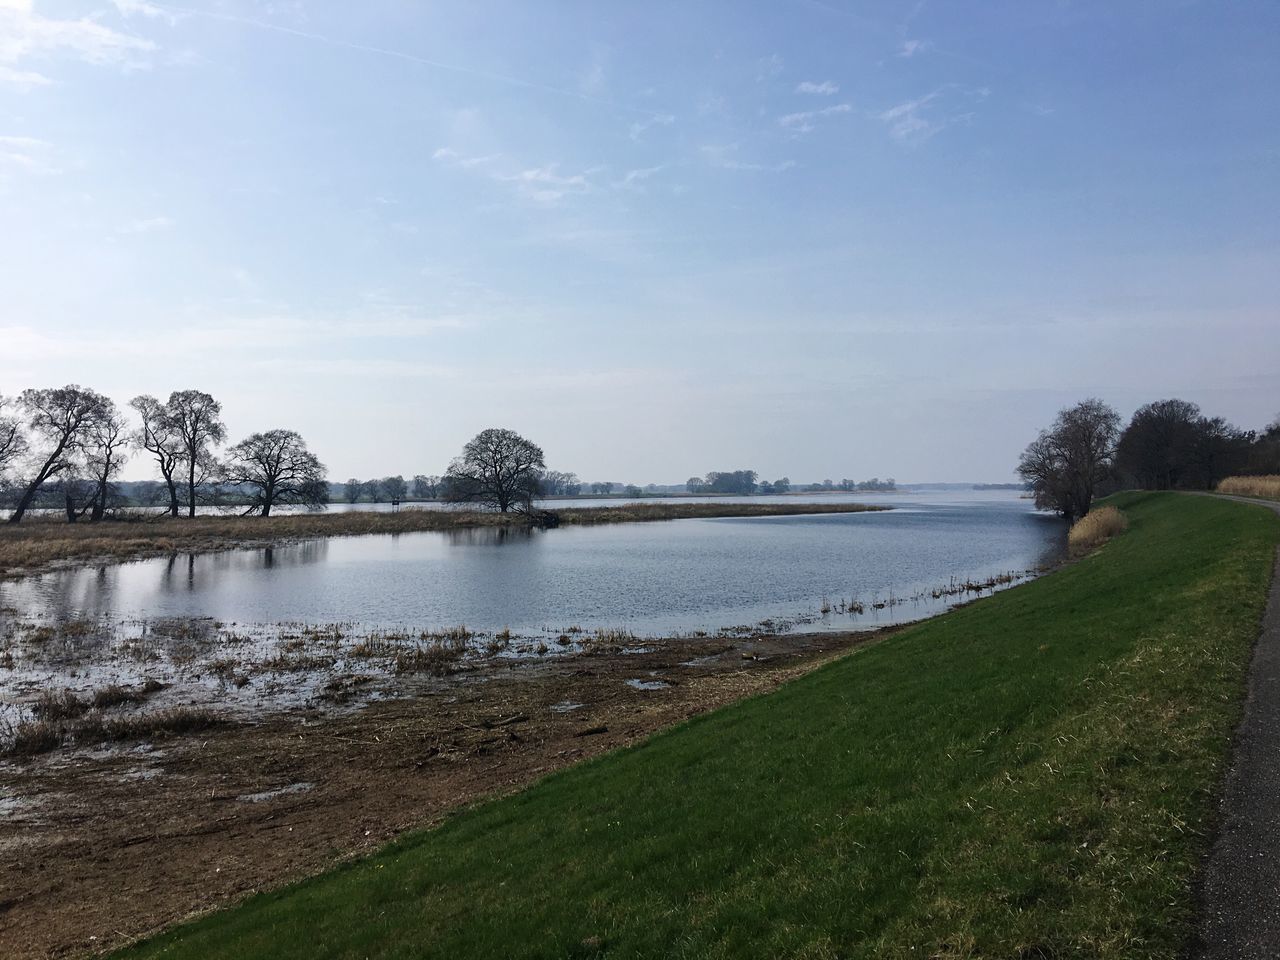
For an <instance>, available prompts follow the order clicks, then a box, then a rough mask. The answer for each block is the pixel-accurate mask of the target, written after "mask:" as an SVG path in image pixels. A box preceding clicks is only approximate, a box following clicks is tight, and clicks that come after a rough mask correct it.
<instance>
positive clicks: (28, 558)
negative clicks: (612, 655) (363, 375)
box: [0, 503, 889, 576]
mask: <svg viewBox="0 0 1280 960" xmlns="http://www.w3.org/2000/svg"><path fill="white" fill-rule="evenodd" d="M887 509H889V508H888V507H883V506H868V505H866V504H861V503H654V504H647V503H646V504H629V505H627V506H621V507H579V508H574V509H567V510H557V511H554V512H555V513H556V515H557V516H558V517H559V518H560V523H561V524H562V525H567V526H586V525H596V524H605V523H640V522H645V521H656V520H688V519H698V518H713V517H778V516H792V515H798V514H814V513H860V512H863V511H866V510H887ZM525 522H526V521H525V520H524V519H523V518H522V517H520V516H519V515H518V514H513V513H507V514H503V513H492V512H484V511H476V510H401V511H399V512H396V513H377V512H374V511H352V512H350V513H305V514H293V515H289V516H280V517H267V518H265V519H264V518H262V517H236V516H232V517H196V518H194V519H187V518H179V519H170V518H168V517H164V518H156V517H149V518H136V519H130V520H116V521H103V522H101V523H93V524H90V523H76V524H69V523H66V522H62V521H56V520H53V519H46V518H38V519H37V518H30V519H27V520H24V521H23V522H22V523H18V524H9V523H0V576H6V575H8V576H13V575H15V574H18V573H24V572H31V571H35V570H39V569H41V568H43V567H47V566H49V565H51V564H55V563H66V562H77V561H88V560H131V559H137V558H139V557H149V556H163V555H166V554H170V553H187V552H203V551H208V550H224V549H227V548H231V547H242V546H260V545H268V544H273V543H286V542H290V541H294V540H307V539H312V538H315V537H341V536H359V535H362V534H371V533H417V532H421V531H431V530H436V531H439V530H460V529H465V528H469V527H492V526H522V525H524V523H525Z"/></svg>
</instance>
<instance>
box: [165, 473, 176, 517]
mask: <svg viewBox="0 0 1280 960" xmlns="http://www.w3.org/2000/svg"><path fill="white" fill-rule="evenodd" d="M164 482H165V483H166V484H168V486H169V516H171V517H176V516H177V515H178V506H179V505H178V485H177V484H176V483H174V482H173V475H172V474H165V478H164Z"/></svg>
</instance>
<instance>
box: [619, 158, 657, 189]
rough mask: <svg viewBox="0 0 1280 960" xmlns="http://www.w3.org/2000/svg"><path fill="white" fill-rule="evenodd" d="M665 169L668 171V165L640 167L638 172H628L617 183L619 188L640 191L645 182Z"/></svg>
mask: <svg viewBox="0 0 1280 960" xmlns="http://www.w3.org/2000/svg"><path fill="white" fill-rule="evenodd" d="M665 169H667V165H666V164H665V163H660V164H658V166H656V167H640V168H638V169H636V170H628V171H627V172H626V175H625V176H623V178H622V179H621V180H619V181H618V182H617V186H619V187H624V188H626V187H630V188H632V189H638V188H639V187H640V185H641V184H642V183H644V181H645V180H648V179H649V178H650V177H654V176H656V175H658V174H659V173H661V172H662V171H663V170H665Z"/></svg>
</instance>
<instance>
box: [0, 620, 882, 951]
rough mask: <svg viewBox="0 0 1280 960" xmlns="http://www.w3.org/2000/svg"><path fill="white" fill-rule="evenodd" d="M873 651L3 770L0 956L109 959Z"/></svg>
mask: <svg viewBox="0 0 1280 960" xmlns="http://www.w3.org/2000/svg"><path fill="white" fill-rule="evenodd" d="M871 637H872V635H869V634H865V633H863V634H840V635H835V634H826V635H818V634H814V635H807V636H792V637H780V638H775V637H770V638H764V639H755V640H750V641H730V640H723V639H706V640H693V641H690V640H681V641H678V642H675V641H672V642H660V643H656V644H650V646H649V647H648V648H647V649H646V652H643V653H621V652H612V653H592V654H583V655H580V656H575V657H563V658H554V659H548V660H544V661H541V662H539V663H533V664H523V665H518V666H513V667H510V668H508V669H506V671H505V672H503V673H499V674H497V675H494V674H490V675H488V676H482V675H464V676H461V677H457V678H454V680H453V681H452V682H450V683H448V684H444V685H442V686H441V688H440V689H439V690H438V691H437V692H435V693H426V694H423V695H421V696H415V697H414V698H413V699H409V700H397V701H391V702H386V703H382V704H378V705H375V706H373V707H369V708H366V709H363V710H361V711H360V712H358V713H353V714H349V715H347V716H345V717H321V716H319V715H318V714H312V715H305V714H304V715H291V716H287V717H281V718H278V719H274V720H270V721H267V722H264V723H261V724H257V725H242V726H234V727H227V728H224V729H220V730H216V731H214V732H212V733H202V734H198V735H195V736H193V737H188V738H178V739H171V740H165V741H158V742H156V743H155V744H150V745H146V744H142V745H137V744H135V745H126V746H125V747H123V748H119V749H115V750H111V751H99V752H86V751H83V750H81V751H78V752H77V751H67V750H65V748H64V751H63V752H61V753H55V754H52V755H49V756H46V757H42V758H40V759H37V760H33V761H29V762H26V763H16V762H12V763H4V764H0V956H3V957H5V958H9V960H20V958H27V957H49V956H66V955H83V954H86V953H95V952H99V951H103V950H106V949H109V948H111V947H114V946H119V945H121V944H122V943H125V942H127V941H129V940H130V939H133V938H135V937H138V936H141V935H143V934H146V933H148V932H151V931H155V930H156V929H158V928H160V927H162V926H165V925H167V924H170V923H173V922H174V921H176V920H179V919H181V918H183V917H186V916H190V915H191V914H194V913H199V912H203V911H208V910H212V909H215V908H217V907H220V906H225V905H227V904H228V903H231V902H234V901H236V900H238V899H240V898H242V897H244V896H245V895H246V894H248V893H251V892H253V891H257V890H263V889H268V888H271V887H276V886H279V885H281V884H283V883H286V882H288V881H290V880H294V879H297V878H300V877H303V876H307V875H310V874H314V873H316V872H318V871H320V870H323V869H324V868H326V867H328V866H331V865H333V864H334V863H336V862H338V861H340V860H342V859H344V858H347V857H350V856H353V855H358V854H361V853H364V852H367V851H369V850H371V849H373V848H374V847H377V846H378V845H381V844H383V843H385V842H386V841H387V840H388V839H390V838H391V837H393V836H395V835H396V834H398V833H401V832H403V831H404V830H407V829H410V828H413V827H420V826H423V825H424V824H429V823H431V822H433V821H435V820H438V819H439V818H440V817H441V816H442V815H443V814H445V813H447V812H448V811H450V810H453V809H456V808H458V807H459V806H462V805H465V804H468V803H472V802H475V801H477V800H479V799H482V798H485V797H490V796H494V795H496V794H501V793H505V792H509V791H512V790H515V789H518V788H520V787H522V786H524V785H526V784H528V783H529V782H530V781H532V780H534V779H536V778H538V777H540V776H542V775H545V774H547V773H549V772H551V771H554V770H557V769H560V768H562V767H566V766H569V765H570V764H573V763H576V762H578V761H580V760H583V759H586V758H588V757H593V756H596V755H598V754H600V753H603V752H605V751H607V750H612V749H615V748H617V747H620V746H623V745H625V744H628V743H632V742H635V741H636V740H638V739H640V738H642V737H645V736H647V735H649V734H651V733H653V732H654V731H656V730H660V729H662V728H664V727H668V726H670V725H672V724H674V723H678V722H679V721H681V720H684V719H686V718H688V717H691V716H694V715H696V714H699V713H702V712H705V711H707V710H711V709H714V708H715V707H718V706H722V705H724V704H726V703H729V702H731V701H734V700H738V699H740V698H742V697H744V696H749V695H752V694H756V693H760V692H764V691H767V690H771V689H774V688H775V687H777V686H778V685H779V684H780V683H782V682H784V681H785V680H788V679H790V678H792V677H794V676H796V675H798V674H800V673H803V672H806V671H808V670H810V669H813V668H814V667H815V666H817V665H819V664H820V663H823V662H825V661H827V660H830V659H831V658H832V657H833V656H836V655H839V654H840V653H843V652H845V651H847V650H849V649H850V648H852V647H853V646H855V645H857V644H861V643H866V642H868V641H869V640H870V639H871ZM628 680H638V681H641V682H643V683H644V684H647V685H652V684H653V683H654V681H661V683H662V684H665V685H664V686H657V687H655V688H653V689H643V688H639V687H637V686H634V685H630V684H628V683H627V681H628Z"/></svg>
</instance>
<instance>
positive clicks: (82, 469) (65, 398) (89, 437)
mask: <svg viewBox="0 0 1280 960" xmlns="http://www.w3.org/2000/svg"><path fill="white" fill-rule="evenodd" d="M128 406H129V408H130V409H131V410H132V411H133V413H134V418H130V417H128V416H127V415H126V414H125V412H124V411H122V410H121V409H120V408H119V407H118V406H117V405H116V404H115V402H114V401H113V400H112V399H111V398H110V397H107V396H105V395H103V394H101V393H98V392H97V391H95V390H92V389H89V388H87V387H81V386H79V385H77V384H69V385H67V386H65V387H52V388H46V389H30V390H24V391H23V392H22V393H21V394H20V395H19V396H18V397H17V398H16V399H12V400H10V399H6V398H4V397H3V396H0V500H2V501H3V502H5V503H10V504H12V507H13V510H12V513H11V515H10V517H9V522H10V523H19V522H21V521H22V519H23V517H25V516H26V514H27V513H28V511H30V510H31V509H32V508H33V507H35V506H41V507H45V506H49V505H51V504H52V503H58V504H60V506H61V507H62V509H63V510H64V511H65V514H66V518H67V520H68V521H69V522H72V523H74V522H77V521H79V520H81V519H87V520H88V521H89V522H94V521H98V520H101V519H102V518H103V517H104V516H105V515H106V512H107V510H108V509H110V508H112V507H114V506H116V505H118V504H119V501H120V498H119V497H118V495H117V492H116V483H115V481H116V480H117V479H118V478H119V476H120V474H121V472H122V471H123V469H124V466H125V464H126V463H127V462H128V461H129V460H130V459H131V458H132V457H133V456H134V455H139V454H141V455H144V456H147V457H149V458H150V459H151V460H152V461H153V463H154V466H155V469H156V473H157V475H158V476H159V478H160V481H161V485H160V489H161V490H162V491H163V496H164V500H165V506H166V512H167V513H168V514H169V515H170V516H172V517H178V516H180V515H181V514H183V513H185V514H186V516H187V517H194V516H195V515H196V512H197V509H198V507H199V506H200V505H202V504H211V505H215V506H229V507H236V508H239V509H241V510H242V511H243V512H244V513H245V514H256V515H259V516H263V517H267V516H270V515H271V512H272V510H273V509H274V508H276V507H278V506H285V505H289V506H305V507H308V508H319V507H322V506H323V505H324V504H326V503H328V502H329V500H330V487H329V483H328V482H327V480H326V478H325V467H324V464H323V463H321V462H320V460H319V459H318V458H317V457H316V456H315V455H314V454H313V453H311V452H310V450H308V449H307V445H306V442H305V441H304V440H303V438H302V436H301V435H300V434H298V433H297V432H296V431H293V430H284V429H273V430H267V431H264V432H261V433H252V434H250V435H249V436H247V437H245V438H244V439H243V440H240V441H239V442H238V443H235V444H233V445H231V446H228V447H225V449H222V448H223V447H224V445H225V444H226V441H227V429H226V425H225V424H224V423H223V421H222V404H221V403H219V402H218V401H217V400H216V399H214V397H212V396H211V395H209V394H208V393H204V392H202V391H200V390H177V391H174V392H173V393H171V394H169V397H168V399H166V400H160V399H158V398H156V397H153V396H150V395H147V394H143V395H141V396H137V397H134V398H133V399H132V400H130V401H129V405H128ZM581 489H582V484H581V482H580V481H579V480H578V478H577V477H576V476H575V475H574V474H572V473H563V472H560V471H555V470H548V469H547V468H546V463H545V460H544V456H543V453H542V448H541V447H539V446H537V445H536V444H534V443H531V442H530V441H528V440H526V439H525V438H524V437H521V436H520V435H519V434H517V433H515V432H514V431H511V430H503V429H489V430H484V431H482V432H481V433H479V434H477V435H476V437H474V438H473V439H472V440H471V441H470V442H468V443H467V445H466V446H465V447H464V448H463V451H462V454H461V456H459V457H458V458H456V459H455V460H454V461H453V462H452V463H451V464H450V465H449V469H448V471H447V472H446V473H445V474H444V475H443V476H425V475H421V476H416V477H414V478H413V480H412V482H408V481H406V480H405V479H404V478H403V477H400V476H396V477H384V478H382V479H381V480H376V481H359V480H349V481H347V484H346V485H345V488H344V494H345V496H346V498H347V499H348V500H349V501H351V502H355V501H356V500H359V499H361V498H363V497H365V496H368V497H370V498H371V499H380V498H384V497H385V498H386V499H391V500H403V499H406V498H407V497H408V495H409V493H410V492H411V491H412V493H413V494H414V495H415V496H417V497H419V498H421V499H437V498H438V499H442V500H445V501H448V502H452V503H471V504H477V505H480V506H484V507H489V508H492V509H496V510H500V511H502V512H504V513H505V512H508V511H524V512H532V509H533V501H534V499H535V498H537V497H541V496H555V495H567V496H573V495H576V494H577V493H578V492H579V491H580V490H581Z"/></svg>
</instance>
